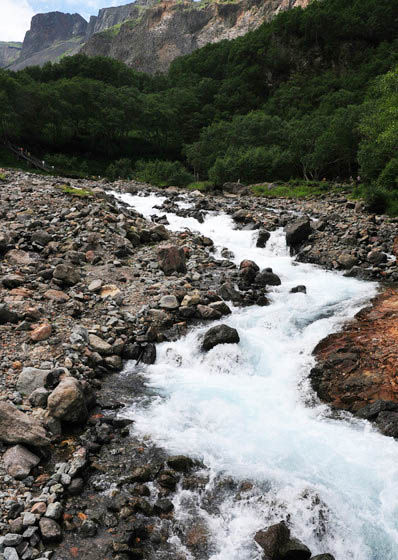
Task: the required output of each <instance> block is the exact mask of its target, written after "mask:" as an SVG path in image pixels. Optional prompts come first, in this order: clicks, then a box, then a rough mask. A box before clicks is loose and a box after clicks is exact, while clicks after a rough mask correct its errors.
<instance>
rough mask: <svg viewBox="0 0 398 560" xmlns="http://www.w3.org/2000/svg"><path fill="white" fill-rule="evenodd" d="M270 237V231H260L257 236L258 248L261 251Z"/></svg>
mask: <svg viewBox="0 0 398 560" xmlns="http://www.w3.org/2000/svg"><path fill="white" fill-rule="evenodd" d="M270 237H271V234H270V232H269V231H267V230H266V229H260V231H259V232H258V236H257V242H256V247H260V248H261V249H263V248H264V247H265V246H266V244H267V241H268V239H269V238H270Z"/></svg>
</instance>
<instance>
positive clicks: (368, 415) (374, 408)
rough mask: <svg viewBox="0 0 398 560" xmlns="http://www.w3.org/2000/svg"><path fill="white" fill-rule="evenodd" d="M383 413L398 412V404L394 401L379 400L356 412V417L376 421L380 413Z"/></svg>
mask: <svg viewBox="0 0 398 560" xmlns="http://www.w3.org/2000/svg"><path fill="white" fill-rule="evenodd" d="M383 411H391V412H398V403H395V402H393V401H383V400H377V401H374V402H373V403H371V404H367V405H366V406H363V407H362V408H360V409H359V410H358V411H357V412H356V415H357V416H359V418H364V419H365V420H375V419H376V418H377V416H378V415H379V414H380V412H383Z"/></svg>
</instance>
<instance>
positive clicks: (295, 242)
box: [285, 218, 312, 248]
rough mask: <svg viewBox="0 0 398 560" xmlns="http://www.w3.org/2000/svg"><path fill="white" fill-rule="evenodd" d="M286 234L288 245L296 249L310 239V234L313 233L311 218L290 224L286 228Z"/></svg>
mask: <svg viewBox="0 0 398 560" xmlns="http://www.w3.org/2000/svg"><path fill="white" fill-rule="evenodd" d="M285 233H286V244H287V245H288V247H291V248H296V247H298V246H299V245H301V243H303V241H305V240H306V239H308V237H309V236H310V234H311V233H312V228H311V224H310V220H309V218H302V219H301V220H297V222H294V223H293V224H289V225H287V226H286V227H285Z"/></svg>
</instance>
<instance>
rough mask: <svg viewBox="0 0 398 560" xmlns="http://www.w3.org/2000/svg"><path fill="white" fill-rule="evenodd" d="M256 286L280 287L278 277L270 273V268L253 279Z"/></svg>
mask: <svg viewBox="0 0 398 560" xmlns="http://www.w3.org/2000/svg"><path fill="white" fill-rule="evenodd" d="M254 281H255V283H256V284H257V286H262V287H265V286H280V285H281V279H280V278H279V276H277V275H276V274H274V273H273V272H272V268H266V269H265V270H262V271H261V272H258V273H257V274H256V276H255V279H254Z"/></svg>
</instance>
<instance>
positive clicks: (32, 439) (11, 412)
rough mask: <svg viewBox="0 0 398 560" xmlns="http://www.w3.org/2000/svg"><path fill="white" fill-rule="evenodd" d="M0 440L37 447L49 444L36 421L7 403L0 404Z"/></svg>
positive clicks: (43, 431)
mask: <svg viewBox="0 0 398 560" xmlns="http://www.w3.org/2000/svg"><path fill="white" fill-rule="evenodd" d="M0 440H1V441H4V442H6V443H22V444H26V445H33V446H37V447H43V446H47V445H49V443H50V442H49V440H48V438H47V435H46V432H45V430H44V428H43V426H42V425H41V424H40V423H39V421H38V420H36V419H35V418H32V417H31V416H28V415H27V414H25V413H23V412H21V411H20V410H18V409H17V408H16V407H15V406H14V405H13V404H11V403H8V402H0Z"/></svg>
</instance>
